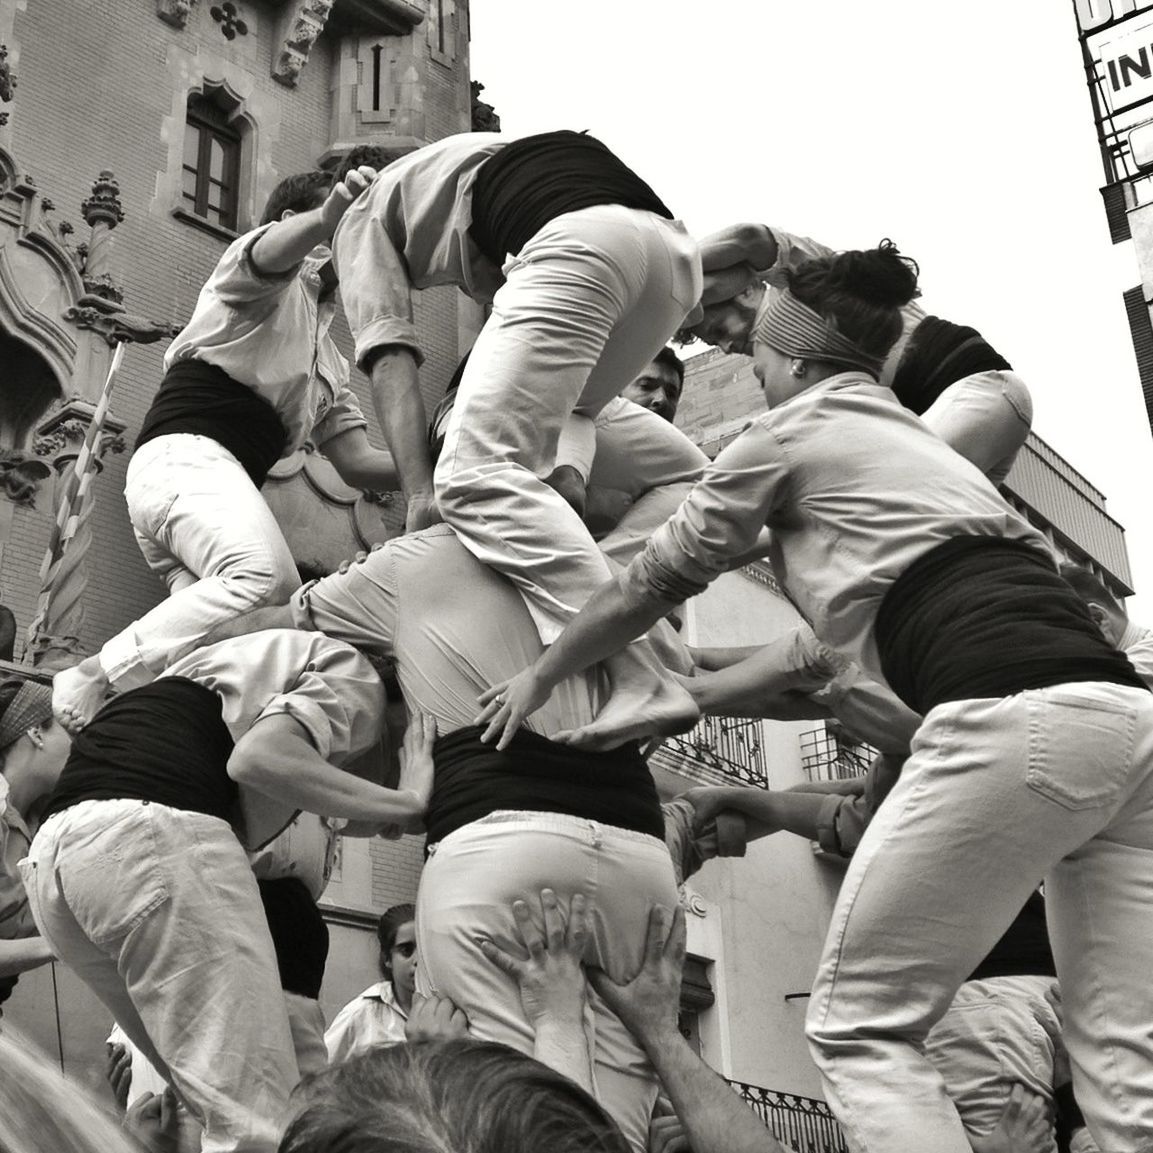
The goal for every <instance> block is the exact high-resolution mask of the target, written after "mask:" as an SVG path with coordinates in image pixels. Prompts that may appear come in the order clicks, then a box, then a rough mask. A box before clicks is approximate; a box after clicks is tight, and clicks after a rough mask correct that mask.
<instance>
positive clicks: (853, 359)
mask: <svg viewBox="0 0 1153 1153" xmlns="http://www.w3.org/2000/svg"><path fill="white" fill-rule="evenodd" d="M772 296H773V300H772V303H771V304H770V305H769V307H768V308H766V309H765V310H764V312H763V313H762V315H761V316H760V317H759V319H758V320H757V323H756V326H755V327H754V328H753V340H754V341H756V342H759V343H761V344H767V345H769V346H770V347H771V348H775V349H776V350H777V351H778V352H782V353H784V354H785V356H796V357H800V358H802V359H805V360H825V361H828V362H829V363H830V364H840V365H844V367H845V368H856V369H860V370H861V372H867V373H868V374H869V375H870V376H876V377H879V376H880V375H881V366H882V365H883V364H884V363H885V358H884V357H883V356H871V355H870V354H869V353H867V352H865V351H864V349H861V348H858V347H857V345H855V344H854V343H853V342H852V341H851V340H849V339H847V338H846V337H844V336H842V335H841V334H840V333H839V332H838V331H837V330H836V329H835V328H833V326H832V325H831V324H829V322H828V321H827V320H826V319H825V318H824V317H823V316H822V315H821V314H820V313H819V312H816V311H815V310H814V309H812V308H810V307H809V306H808V305H807V304H803V303H802V302H801V301H799V300H798V299H797V298H796V297H795V296H794V295H793V294H792V293H791V292H790V291H789V290H788V289H784V290H782V291H781V292H774V293H773V294H772Z"/></svg>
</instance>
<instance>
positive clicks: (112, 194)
mask: <svg viewBox="0 0 1153 1153" xmlns="http://www.w3.org/2000/svg"><path fill="white" fill-rule="evenodd" d="M80 215H81V216H83V217H84V223H85V224H88V225H90V226H91V227H93V228H95V227H96V224H97V222H98V221H103V223H105V224H107V225H108V227H109V228H110V229H112V228H115V227H116V226H117V225H118V224H119V223H120V222H121V221H122V220H123V219H124V206H123V205H122V204H121V203H120V185H119V184H118V183H117V182H116V177H115V176H113V175H112V173H111V172H109V171H108V169H106V168H105V169H102V170H101V172H100V175H99V176H97V177H96V179H95V180H94V181H93V182H92V195H91V196H89V197H88V199H87V200H85V201H83V202H82V203H81V205H80Z"/></svg>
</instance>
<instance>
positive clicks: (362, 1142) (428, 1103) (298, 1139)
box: [280, 1040, 628, 1153]
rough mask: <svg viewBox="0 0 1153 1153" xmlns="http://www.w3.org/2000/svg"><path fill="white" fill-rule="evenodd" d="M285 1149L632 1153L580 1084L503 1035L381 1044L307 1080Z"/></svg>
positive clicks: (303, 1152)
mask: <svg viewBox="0 0 1153 1153" xmlns="http://www.w3.org/2000/svg"><path fill="white" fill-rule="evenodd" d="M303 1100H304V1101H305V1102H306V1104H305V1106H304V1108H303V1110H302V1111H301V1112H300V1113H299V1114H298V1115H297V1117H296V1118H295V1120H293V1122H292V1123H291V1124H290V1125H289V1127H288V1130H287V1132H286V1133H285V1135H284V1137H283V1139H282V1140H281V1142H280V1153H333V1151H335V1150H340V1153H376V1151H377V1150H380V1149H389V1150H394V1151H397V1153H400V1151H405V1153H457V1151H463V1150H468V1153H538V1151H542V1150H547V1151H548V1153H627V1150H628V1144H627V1142H626V1141H625V1139H624V1137H623V1136H622V1134H621V1132H620V1130H619V1129H618V1128H617V1126H616V1125H615V1124H614V1123H613V1121H612V1120H611V1119H610V1118H609V1116H608V1114H606V1113H605V1111H604V1110H603V1109H602V1108H601V1107H600V1105H598V1104H597V1102H596V1101H595V1100H594V1099H593V1098H592V1097H591V1096H590V1095H589V1094H588V1093H586V1092H585V1091H584V1090H583V1089H582V1088H580V1086H578V1085H576V1084H575V1083H574V1082H572V1081H570V1080H569V1079H568V1078H567V1077H564V1076H562V1075H561V1074H560V1073H557V1072H554V1071H553V1070H552V1069H549V1068H548V1067H547V1066H545V1065H542V1064H540V1062H539V1061H534V1060H533V1059H532V1058H531V1057H526V1056H525V1055H524V1054H522V1053H518V1052H516V1051H515V1050H514V1049H510V1048H508V1047H507V1046H505V1045H496V1044H493V1043H491V1042H487V1041H473V1040H459V1041H422V1042H416V1043H409V1044H407V1045H393V1046H390V1047H388V1048H379V1049H374V1050H372V1051H370V1052H368V1053H365V1054H363V1055H362V1056H358V1057H353V1058H352V1059H351V1060H350V1061H346V1062H345V1063H343V1064H341V1065H335V1066H332V1067H330V1068H329V1069H326V1070H325V1071H324V1072H323V1073H320V1074H317V1075H316V1076H315V1077H313V1078H311V1079H309V1080H307V1081H306V1082H305V1083H304V1086H303Z"/></svg>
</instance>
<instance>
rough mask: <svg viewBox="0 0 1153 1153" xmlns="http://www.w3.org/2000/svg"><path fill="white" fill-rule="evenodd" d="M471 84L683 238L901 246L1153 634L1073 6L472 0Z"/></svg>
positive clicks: (1125, 362)
mask: <svg viewBox="0 0 1153 1153" xmlns="http://www.w3.org/2000/svg"><path fill="white" fill-rule="evenodd" d="M472 75H473V77H474V78H475V79H477V80H480V81H481V83H483V84H484V85H485V92H484V99H485V100H487V101H489V102H490V103H492V104H493V105H495V107H496V110H497V112H498V113H499V114H500V116H501V120H502V128H503V130H504V131H505V132H507V133H509V134H511V135H522V134H525V133H529V132H537V131H546V130H549V129H554V128H576V129H588V130H589V131H591V132H592V133H593V134H594V135H596V136H599V137H600V138H601V139H602V140H604V141H605V143H606V144H608V145H610V146H611V147H612V148H613V149H614V150H615V151H616V152H617V153H619V155H620V156H621V157H622V158H623V159H624V160H626V161H627V162H628V163H629V164H630V165H631V166H632V167H634V168H635V169H636V170H637V171H638V172H639V173H640V174H641V175H642V176H644V177H645V179H647V180H648V181H649V182H650V183H651V184H652V185H653V187H654V188H655V189H656V190H657V192H658V193H659V194H660V195H661V197H662V198H663V199H664V200H665V202H666V203H667V204H668V205H669V206H670V207H671V208H672V209H673V211H674V212H676V213H677V214H678V215H680V216H681V217H682V218H683V219H684V220H685V221H686V223H687V224H688V226H689V228H690V230H692V231H693V232H694V233H697V234H703V233H706V232H709V231H712V230H713V229H716V228H719V227H721V226H723V225H726V224H730V223H732V222H734V221H737V220H757V221H763V222H765V223H772V224H778V225H780V226H781V227H783V228H786V229H788V230H789V231H792V232H799V233H802V234H804V235H809V236H813V237H815V238H817V239H819V240H822V241H825V242H826V243H828V244H831V245H833V246H835V247H867V246H869V245H872V244H875V243H876V242H877V241H879V240H880V239H881V238H882V237H885V236H888V237H892V238H893V240H895V241H896V242H897V243H898V245H899V246H900V247H901V249H902V251H904V252H907V253H908V254H909V255H911V256H914V257H915V258H916V259H917V260H918V261H919V262H920V264H921V286H922V290H923V292H924V301H923V303H924V304H925V305H926V307H927V308H928V309H929V310H930V311H933V312H937V313H938V314H940V315H942V316H945V317H948V318H949V319H950V320H954V321H957V322H959V323H964V324H972V325H974V326H976V327H977V328H979V329H981V331H982V332H983V333H984V334H985V335H986V336H987V337H988V339H989V340H990V341H991V342H992V343H993V345H994V346H995V347H996V348H997V349H998V350H999V351H1001V352H1002V353H1003V354H1004V355H1005V356H1006V357H1007V358H1008V359H1009V360H1010V361H1011V362H1012V363H1013V366H1014V367H1015V368H1016V369H1017V370H1018V371H1019V372H1020V373H1021V374H1022V375H1023V376H1024V377H1025V378H1026V380H1027V381H1028V382H1029V385H1030V387H1031V388H1032V391H1033V398H1034V404H1035V408H1036V417H1035V422H1034V427H1035V429H1036V431H1037V432H1038V433H1039V434H1040V435H1041V436H1043V437H1044V438H1045V439H1046V440H1047V441H1048V442H1049V443H1050V444H1051V445H1052V446H1053V447H1054V448H1055V449H1056V450H1057V451H1058V452H1060V453H1061V454H1062V455H1063V456H1064V457H1065V458H1066V459H1067V460H1068V461H1069V462H1070V463H1071V464H1072V465H1073V466H1074V467H1075V468H1077V469H1079V470H1080V471H1081V472H1083V473H1084V474H1085V476H1086V477H1088V479H1089V480H1090V481H1091V482H1092V483H1093V484H1095V485H1096V486H1097V487H1098V488H1100V489H1101V490H1103V491H1104V493H1105V494H1106V496H1107V498H1108V509H1109V512H1110V514H1111V515H1112V516H1114V517H1115V518H1116V519H1117V520H1119V521H1120V522H1121V523H1122V524H1123V525H1124V526H1125V529H1126V534H1127V540H1128V545H1129V554H1130V559H1131V561H1132V565H1133V573H1134V581H1135V583H1136V586H1137V589H1138V593H1139V596H1138V597H1137V598H1136V600H1135V601H1133V602H1131V606H1130V607H1131V608H1132V609H1133V610H1134V613H1135V615H1136V617H1137V618H1138V619H1142V620H1144V621H1145V622H1147V623H1150V624H1153V520H1151V518H1150V515H1149V512H1148V509H1149V488H1150V481H1151V479H1153V437H1151V435H1150V430H1149V422H1148V419H1147V417H1146V414H1145V409H1144V405H1143V402H1142V399H1141V389H1140V384H1139V382H1138V378H1137V368H1136V364H1135V361H1134V357H1133V350H1132V342H1131V340H1130V337H1129V329H1128V325H1127V323H1126V320H1125V312H1124V308H1123V305H1122V300H1121V293H1122V292H1123V291H1124V290H1125V289H1127V288H1131V287H1133V286H1134V285H1136V284H1137V283H1138V280H1139V275H1138V272H1137V264H1136V257H1135V255H1134V253H1133V248H1132V245H1131V244H1130V243H1125V244H1121V245H1117V246H1116V247H1114V246H1113V245H1111V244H1110V242H1109V234H1108V229H1107V227H1106V223H1105V214H1104V210H1103V208H1102V204H1101V197H1100V193H1099V192H1098V189H1099V188H1100V186H1101V184H1102V183H1103V180H1104V176H1103V172H1102V168H1101V161H1100V154H1099V151H1098V148H1097V139H1096V133H1095V129H1094V125H1093V119H1092V110H1091V106H1090V103H1089V95H1088V91H1087V89H1086V86H1085V75H1084V69H1083V67H1082V63H1081V54H1080V48H1079V45H1078V42H1077V31H1076V22H1075V20H1074V15H1073V4H1072V0H965V2H964V3H945V2H944V0H872V2H863V0H727V2H725V3H711V4H709V3H701V2H699V0H697V2H689V0H582V2H581V3H579V4H569V3H561V2H560V0H473V2H472ZM1140 594H1143V595H1140Z"/></svg>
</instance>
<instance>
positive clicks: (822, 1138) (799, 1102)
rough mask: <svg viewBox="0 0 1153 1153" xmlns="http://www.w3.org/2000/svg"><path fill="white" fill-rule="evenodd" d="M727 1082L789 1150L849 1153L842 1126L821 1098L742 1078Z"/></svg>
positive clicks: (802, 1152)
mask: <svg viewBox="0 0 1153 1153" xmlns="http://www.w3.org/2000/svg"><path fill="white" fill-rule="evenodd" d="M729 1084H730V1085H731V1086H732V1087H733V1088H734V1089H735V1090H736V1091H737V1093H739V1094H740V1096H741V1099H742V1100H743V1101H744V1102H745V1104H747V1105H748V1106H749V1108H750V1109H752V1111H753V1112H754V1113H756V1114H757V1116H758V1117H760V1118H761V1120H762V1121H764V1123H765V1124H766V1125H767V1126H768V1127H769V1128H770V1129H771V1130H772V1131H773V1136H775V1137H776V1139H777V1140H778V1141H780V1142H782V1143H783V1144H784V1145H785V1146H786V1147H788V1148H789V1149H793V1150H796V1153H849V1147H848V1145H847V1144H846V1143H845V1136H844V1134H843V1133H842V1132H841V1127H840V1125H838V1124H837V1119H836V1118H835V1117H834V1116H833V1113H832V1110H830V1108H829V1107H828V1105H826V1104H825V1103H824V1101H818V1100H817V1099H816V1098H814V1097H801V1096H798V1095H797V1094H796V1093H777V1092H774V1091H773V1090H772V1089H762V1088H761V1087H760V1086H759V1085H746V1084H745V1083H744V1082H742V1081H730V1082H729Z"/></svg>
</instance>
